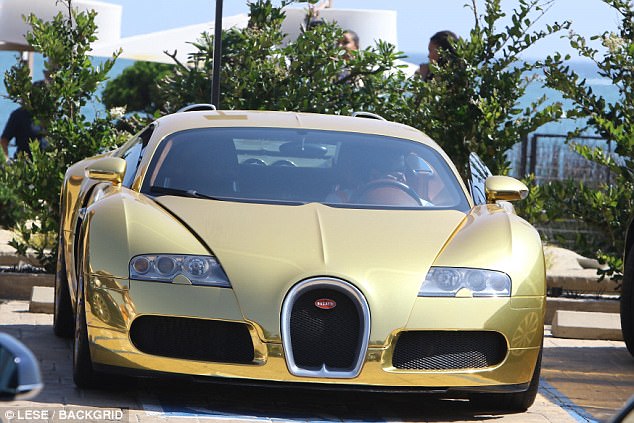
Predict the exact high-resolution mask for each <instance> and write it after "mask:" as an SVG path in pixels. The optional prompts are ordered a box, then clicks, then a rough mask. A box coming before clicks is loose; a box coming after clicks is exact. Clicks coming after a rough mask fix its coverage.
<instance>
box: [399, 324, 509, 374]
mask: <svg viewBox="0 0 634 423" xmlns="http://www.w3.org/2000/svg"><path fill="white" fill-rule="evenodd" d="M506 352H507V347H506V341H505V339H504V336H502V334H500V333H498V332H485V331H472V332H470V331H458V332H454V331H451V332H450V331H411V332H403V333H401V335H400V336H399V337H398V340H397V342H396V347H395V348H394V355H393V357H392V365H393V366H394V367H396V368H397V369H408V370H456V369H482V368H485V367H491V366H495V365H497V364H500V363H501V362H502V360H504V357H506Z"/></svg>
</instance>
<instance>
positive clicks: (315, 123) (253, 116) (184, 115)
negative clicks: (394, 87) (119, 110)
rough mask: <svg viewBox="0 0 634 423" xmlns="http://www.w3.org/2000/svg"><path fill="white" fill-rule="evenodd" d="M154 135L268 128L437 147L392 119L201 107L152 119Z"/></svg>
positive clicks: (423, 135)
mask: <svg viewBox="0 0 634 423" xmlns="http://www.w3.org/2000/svg"><path fill="white" fill-rule="evenodd" d="M156 124H157V126H156V130H155V131H156V132H157V134H156V135H159V136H158V138H159V139H161V138H163V137H164V136H166V135H168V134H170V133H173V132H178V131H182V130H186V129H192V128H207V127H225V128H226V127H269V128H293V129H313V130H329V131H343V132H357V133H366V134H374V135H384V136H390V137H396V138H404V139H408V140H415V141H419V142H421V143H424V144H428V145H431V146H433V147H434V148H436V149H439V147H438V145H436V143H435V142H434V141H433V140H432V139H431V138H429V137H428V136H427V135H425V134H424V133H422V132H420V131H419V130H417V129H414V128H412V127H410V126H407V125H403V124H400V123H396V122H389V121H385V120H380V119H373V118H367V117H352V116H340V115H325V114H318V113H299V112H279V111H259V110H258V111H244V110H205V111H189V112H180V113H173V114H170V115H167V116H164V117H162V118H159V119H158V120H157V121H156Z"/></svg>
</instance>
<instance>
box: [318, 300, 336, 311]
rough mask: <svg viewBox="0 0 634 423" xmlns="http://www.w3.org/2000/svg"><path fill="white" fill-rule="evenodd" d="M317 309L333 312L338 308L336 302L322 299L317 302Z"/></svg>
mask: <svg viewBox="0 0 634 423" xmlns="http://www.w3.org/2000/svg"><path fill="white" fill-rule="evenodd" d="M315 307H317V308H320V309H322V310H331V309H333V308H335V307H337V303H336V302H335V300H331V299H330V298H320V299H319V300H316V301H315Z"/></svg>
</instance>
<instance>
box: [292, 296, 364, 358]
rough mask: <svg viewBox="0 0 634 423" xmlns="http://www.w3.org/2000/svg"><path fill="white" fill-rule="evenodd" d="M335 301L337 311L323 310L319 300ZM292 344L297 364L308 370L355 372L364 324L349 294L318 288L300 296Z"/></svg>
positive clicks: (296, 303)
mask: <svg viewBox="0 0 634 423" xmlns="http://www.w3.org/2000/svg"><path fill="white" fill-rule="evenodd" d="M324 298H327V299H331V300H334V301H335V302H336V303H337V306H336V307H335V308H332V309H330V310H322V309H320V308H318V307H317V306H316V305H315V301H317V300H319V299H324ZM290 330H291V345H292V348H293V357H294V359H295V364H296V365H297V366H298V367H301V368H304V369H319V368H321V367H322V365H323V364H325V365H326V366H327V367H328V368H329V369H341V370H345V369H352V368H354V366H355V364H356V358H357V355H358V353H359V351H358V350H359V348H360V339H361V337H360V332H361V321H360V317H359V312H358V311H357V307H355V304H354V303H353V302H352V300H351V299H350V298H348V296H347V295H345V294H343V293H341V292H339V291H335V290H332V289H314V290H310V291H308V292H306V293H304V294H302V295H300V296H299V297H298V298H297V300H296V301H295V304H294V305H293V309H292V311H291V322H290Z"/></svg>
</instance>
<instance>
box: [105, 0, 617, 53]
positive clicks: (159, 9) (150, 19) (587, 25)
mask: <svg viewBox="0 0 634 423" xmlns="http://www.w3.org/2000/svg"><path fill="white" fill-rule="evenodd" d="M106 1H107V2H109V3H115V4H120V5H122V6H123V18H122V36H130V35H136V34H141V33H145V32H151V31H158V30H162V29H168V28H174V27H178V26H182V25H188V24H194V23H202V22H206V21H211V20H213V19H214V11H215V1H214V0H184V1H179V2H176V1H174V0H106ZM274 1H275V0H274ZM466 2H469V3H470V2H471V1H470V0H444V1H434V0H390V1H385V0H334V6H335V7H337V8H346V9H362V8H366V9H392V10H396V11H397V16H398V18H397V19H398V38H399V48H400V50H402V51H404V52H406V53H409V54H421V55H422V54H426V53H427V44H428V40H429V37H431V35H433V34H434V33H435V32H436V31H439V30H445V29H450V30H452V31H454V32H456V33H457V34H458V35H460V36H465V35H467V34H468V33H469V30H470V29H471V28H472V27H473V22H474V18H473V12H472V11H471V10H470V9H469V8H466V7H465V3H466ZM276 3H277V4H279V2H276ZM482 3H483V1H482V0H478V5H479V7H480V8H481V9H483V8H484V7H483V5H482ZM516 4H517V2H516V1H512V0H502V6H503V9H504V10H505V11H506V12H510V11H511V10H512V8H513V7H514V6H515V5H516ZM247 12H248V6H247V1H246V0H224V13H223V15H224V16H229V15H233V14H237V13H247ZM564 20H570V21H572V24H573V29H574V30H575V31H576V32H577V33H579V34H582V35H584V36H586V37H588V38H589V37H590V36H592V35H597V34H602V33H603V32H604V31H614V30H616V28H617V26H618V23H619V17H618V15H617V14H616V12H615V11H614V10H613V9H611V8H610V7H609V6H607V5H606V4H605V3H603V1H602V0H553V2H552V5H551V8H550V9H549V10H548V12H547V14H546V15H545V16H544V17H543V18H542V19H541V20H540V21H539V23H538V25H537V27H538V28H539V27H540V26H542V25H545V24H548V23H553V22H562V21H564ZM562 35H565V34H562ZM555 51H559V52H562V53H571V54H573V56H574V51H573V50H572V49H571V48H570V47H569V45H568V42H567V40H565V39H561V38H560V37H559V36H557V35H556V36H553V37H550V39H546V40H543V41H542V42H540V43H538V44H536V45H534V46H532V47H531V48H530V49H529V51H527V52H526V55H525V57H526V58H531V59H532V58H543V57H545V56H547V55H548V54H552V53H554V52H555Z"/></svg>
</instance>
